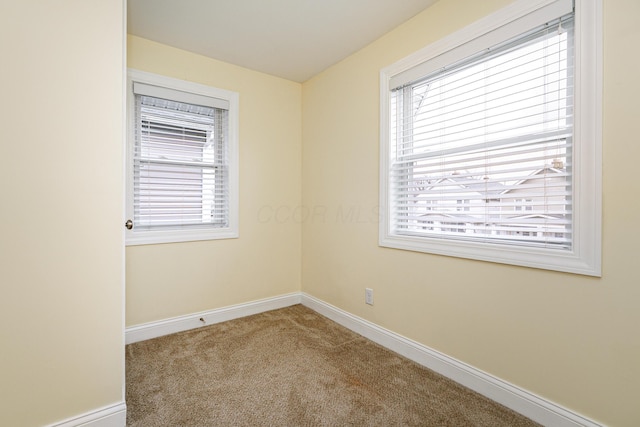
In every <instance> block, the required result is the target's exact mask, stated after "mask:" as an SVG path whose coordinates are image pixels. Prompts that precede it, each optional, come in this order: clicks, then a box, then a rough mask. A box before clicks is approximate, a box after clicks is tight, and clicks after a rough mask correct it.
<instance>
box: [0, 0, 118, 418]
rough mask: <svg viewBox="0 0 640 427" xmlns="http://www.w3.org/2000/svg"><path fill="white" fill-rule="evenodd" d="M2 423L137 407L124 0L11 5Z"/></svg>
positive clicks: (0, 9)
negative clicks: (127, 273)
mask: <svg viewBox="0 0 640 427" xmlns="http://www.w3.org/2000/svg"><path fill="white" fill-rule="evenodd" d="M0 45H1V46H2V49H1V50H2V58H3V59H2V67H0V76H1V77H2V79H1V83H0V84H1V85H2V91H1V93H2V102H1V104H0V105H1V107H0V108H1V115H0V122H1V124H2V137H1V140H0V159H1V162H2V167H0V182H1V183H2V184H1V185H2V208H1V209H0V289H1V290H2V297H0V343H1V344H0V345H1V347H2V348H1V350H0V402H1V403H0V407H1V408H2V409H1V410H0V425H2V426H41V425H45V424H49V423H54V422H57V421H60V420H63V419H65V418H68V417H72V416H77V415H79V414H83V413H86V412H88V411H93V410H96V409H98V408H101V407H104V406H109V405H112V404H114V403H119V402H120V403H121V402H122V401H123V399H124V395H123V388H124V365H123V359H124V350H123V346H124V334H123V326H124V325H123V319H124V313H123V301H124V286H123V285H124V283H123V282H124V249H123V233H122V231H123V230H122V217H123V191H122V190H123V169H122V155H123V145H122V135H123V123H122V114H123V103H122V90H123V79H122V76H123V69H124V68H123V67H124V64H123V61H124V58H123V49H124V6H123V2H122V1H95V0H94V1H87V0H66V1H57V2H51V1H47V0H42V1H35V0H31V1H15V2H14V1H7V2H2V4H1V6H0Z"/></svg>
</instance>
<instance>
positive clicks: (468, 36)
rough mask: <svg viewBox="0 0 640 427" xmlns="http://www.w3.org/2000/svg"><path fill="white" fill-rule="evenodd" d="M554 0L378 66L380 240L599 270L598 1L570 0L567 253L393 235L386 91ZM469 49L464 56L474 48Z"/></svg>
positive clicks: (513, 8) (529, 4) (518, 6)
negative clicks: (571, 64)
mask: <svg viewBox="0 0 640 427" xmlns="http://www.w3.org/2000/svg"><path fill="white" fill-rule="evenodd" d="M556 2H557V0H539V1H537V2H533V1H531V0H517V1H515V2H514V3H512V4H510V5H508V6H506V7H505V8H503V9H500V10H498V11H497V12H495V13H493V14H491V15H488V16H486V17H485V18H482V19H480V20H478V21H476V22H474V23H472V24H470V25H469V26H467V27H465V28H463V29H462V30H459V31H457V32H455V33H453V34H451V35H449V36H447V37H445V38H443V39H441V40H439V41H437V42H435V43H432V44H430V45H428V46H426V47H425V48H423V49H421V50H419V51H417V52H414V53H413V54H411V55H409V56H407V57H406V58H404V59H401V60H400V61H398V62H396V63H394V64H392V65H390V66H388V67H386V68H384V69H382V70H381V71H380V207H381V208H380V226H379V245H380V246H382V247H387V248H393V249H404V250H410V251H417V252H425V253H432V254H439V255H447V256H454V257H461V258H469V259H475V260H483V261H490V262H497V263H503V264H511V265H519V266H526V267H533V268H541V269H547V270H555V271H562V272H569V273H576V274H584V275H590V276H601V274H602V272H601V257H602V254H601V237H602V182H601V181H602V178H601V177H602V22H601V21H602V19H601V16H602V0H575V52H576V56H575V66H576V74H575V79H576V81H575V89H576V91H575V103H574V107H575V123H574V138H575V140H577V141H581V143H580V144H575V149H574V150H575V151H574V159H575V163H574V166H575V169H574V177H573V180H574V181H573V188H574V205H573V206H574V224H573V232H574V238H573V246H572V250H570V251H558V250H546V249H543V248H526V247H517V246H511V245H504V244H499V243H481V242H463V241H455V240H446V239H442V238H435V237H413V236H405V235H398V234H393V233H392V232H391V221H390V207H391V205H390V200H389V190H390V187H389V185H390V182H389V167H390V165H389V149H390V138H389V129H390V123H389V122H390V94H391V91H390V89H391V88H392V85H391V83H392V79H393V78H394V77H396V81H397V76H398V75H400V74H403V73H404V75H407V74H409V73H410V70H412V69H415V68H416V67H419V66H420V65H421V64H424V63H425V62H427V61H430V60H432V59H434V58H438V57H443V55H446V54H447V53H448V52H450V51H453V50H458V49H473V46H474V43H473V42H474V40H477V39H479V38H480V37H486V36H489V37H491V36H490V35H491V33H492V32H493V31H494V30H496V29H498V28H501V27H504V26H507V25H508V24H509V23H512V22H513V21H515V20H518V19H526V17H527V15H530V14H534V13H536V12H538V11H540V10H542V9H543V8H545V7H548V6H553V5H554V3H556ZM473 53H475V51H473V50H471V51H469V52H468V53H467V55H470V54H473Z"/></svg>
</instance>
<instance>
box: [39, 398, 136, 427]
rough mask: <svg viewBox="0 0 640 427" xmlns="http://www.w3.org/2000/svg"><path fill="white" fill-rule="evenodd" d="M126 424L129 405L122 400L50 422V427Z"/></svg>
mask: <svg viewBox="0 0 640 427" xmlns="http://www.w3.org/2000/svg"><path fill="white" fill-rule="evenodd" d="M126 424H127V406H126V405H125V403H124V402H120V403H117V404H115V405H111V406H105V407H104V408H100V409H96V410H94V411H91V412H87V413H86V414H82V415H78V416H75V417H72V418H68V419H66V420H64V421H60V422H57V423H54V424H50V425H49V426H48V427H125V425H126Z"/></svg>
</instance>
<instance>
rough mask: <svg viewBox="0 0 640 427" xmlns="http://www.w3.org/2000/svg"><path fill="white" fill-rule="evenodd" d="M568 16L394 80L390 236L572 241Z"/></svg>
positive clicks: (563, 244)
mask: <svg viewBox="0 0 640 427" xmlns="http://www.w3.org/2000/svg"><path fill="white" fill-rule="evenodd" d="M573 56H574V52H573V15H572V14H570V15H568V16H564V17H563V18H561V19H559V20H555V21H552V22H549V23H548V24H546V25H544V26H542V27H540V28H538V29H537V30H535V31H530V32H528V33H527V34H524V35H522V36H519V37H516V38H515V39H512V40H510V41H509V42H507V43H502V44H500V45H499V46H495V47H494V48H492V49H488V50H486V51H484V52H482V53H481V54H480V55H475V56H473V57H471V58H469V59H467V60H462V61H459V62H457V63H456V64H453V65H452V66H450V67H447V68H444V69H440V70H438V71H436V72H433V73H431V74H430V75H426V76H423V78H422V79H419V80H416V81H413V82H410V83H408V84H406V85H404V86H403V87H399V88H395V89H393V90H392V96H391V106H390V109H391V117H392V119H391V126H390V140H391V144H390V150H391V152H390V153H389V155H390V160H391V162H390V168H391V170H390V181H389V182H390V192H391V193H390V194H391V197H390V204H391V209H390V227H391V232H392V233H394V234H397V235H407V236H426V237H435V238H446V239H459V240H466V241H481V242H498V243H502V244H513V245H522V246H528V247H539V246H540V247H548V248H559V249H571V246H572V152H573V151H572V143H573V93H574V90H573V83H574V78H573V66H574V65H573Z"/></svg>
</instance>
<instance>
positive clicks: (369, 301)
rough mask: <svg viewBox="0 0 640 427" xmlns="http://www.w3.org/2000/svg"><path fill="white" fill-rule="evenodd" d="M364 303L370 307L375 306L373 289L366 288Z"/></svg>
mask: <svg viewBox="0 0 640 427" xmlns="http://www.w3.org/2000/svg"><path fill="white" fill-rule="evenodd" d="M364 302H366V303H367V304H369V305H373V289H371V288H365V290H364Z"/></svg>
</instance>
